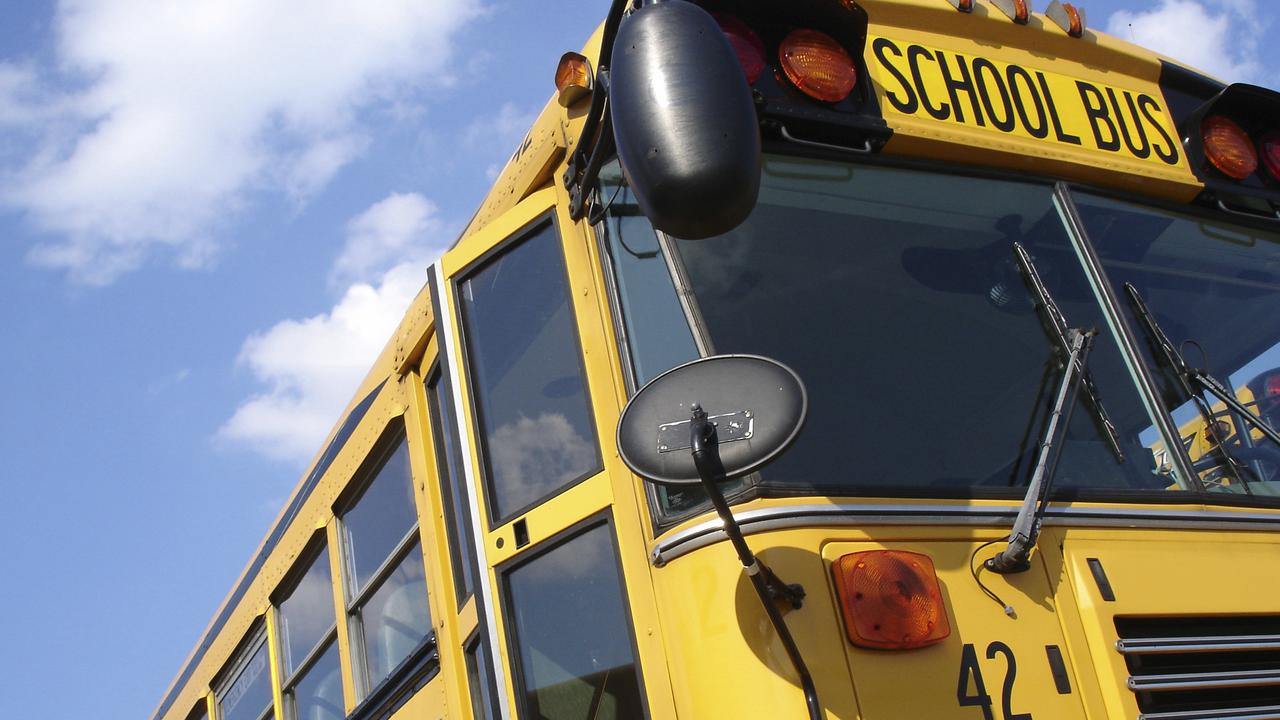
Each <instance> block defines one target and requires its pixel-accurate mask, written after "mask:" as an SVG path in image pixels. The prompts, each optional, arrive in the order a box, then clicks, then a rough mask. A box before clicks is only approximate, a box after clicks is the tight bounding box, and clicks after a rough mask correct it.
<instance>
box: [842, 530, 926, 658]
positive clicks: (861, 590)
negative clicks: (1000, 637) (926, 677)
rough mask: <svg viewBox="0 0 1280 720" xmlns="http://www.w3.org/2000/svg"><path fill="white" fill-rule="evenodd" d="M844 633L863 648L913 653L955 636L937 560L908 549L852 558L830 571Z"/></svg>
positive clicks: (864, 554) (857, 554) (883, 551)
mask: <svg viewBox="0 0 1280 720" xmlns="http://www.w3.org/2000/svg"><path fill="white" fill-rule="evenodd" d="M831 571H832V573H833V574H834V576H835V581H836V594H837V595H838V596H839V598H840V609H841V611H842V612H843V614H844V626H845V632H846V633H847V634H848V636H849V641H850V642H852V643H853V644H854V645H857V646H858V647H865V648H873V649H877V650H910V649H914V648H922V647H927V646H929V645H933V644H935V643H939V642H942V641H943V640H945V639H947V637H948V636H950V635H951V623H950V622H949V621H948V620H947V608H946V605H945V604H944V603H943V601H942V589H941V588H940V587H939V585H938V576H937V573H936V572H935V571H934V568H933V561H932V560H930V559H929V556H928V555H922V554H920V553H913V552H906V551H904V550H868V551H866V552H857V553H850V554H848V555H845V556H844V557H841V558H840V559H839V560H836V561H835V563H834V564H833V565H832V567H831Z"/></svg>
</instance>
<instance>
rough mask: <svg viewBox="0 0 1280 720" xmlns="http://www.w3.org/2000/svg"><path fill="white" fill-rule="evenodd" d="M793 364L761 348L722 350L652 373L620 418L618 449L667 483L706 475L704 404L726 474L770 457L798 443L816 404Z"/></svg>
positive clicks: (639, 469)
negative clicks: (696, 430) (696, 419)
mask: <svg viewBox="0 0 1280 720" xmlns="http://www.w3.org/2000/svg"><path fill="white" fill-rule="evenodd" d="M808 405H809V401H808V397H807V396H806V394H805V390H804V383H802V382H801V381H800V378H799V376H797V375H796V374H795V372H793V371H792V370H791V368H789V367H787V366H786V365H783V364H782V363H780V362H777V361H776V360H770V359H769V358H764V357H759V356H757V355H716V356H713V357H708V358H702V359H700V360H694V361H693V362H690V363H686V364H684V365H681V366H679V367H676V368H673V369H671V370H668V371H667V372H665V373H663V374H661V375H659V376H658V377H656V378H654V379H653V380H651V381H649V383H648V384H646V385H645V386H644V387H643V388H641V389H640V392H638V393H636V396H635V397H633V398H631V402H629V403H627V407H626V408H624V409H623V411H622V417H621V418H620V419H619V420H618V451H619V452H620V453H621V455H622V460H623V462H625V463H626V464H627V467H630V468H631V469H632V470H634V471H635V472H636V474H637V475H640V476H641V477H643V478H645V479H646V480H650V481H652V482H656V483H662V484H666V485H692V484H696V483H699V482H701V477H700V476H699V474H698V468H697V466H696V465H695V464H694V460H693V453H692V448H693V442H692V435H691V431H692V424H693V423H692V419H693V413H694V408H695V406H701V408H702V409H703V411H705V412H706V414H707V419H708V420H709V421H710V422H712V423H714V424H715V426H716V435H717V442H718V448H719V453H720V461H721V463H723V465H724V474H725V477H724V479H726V480H728V479H732V478H736V477H742V476H743V475H747V474H749V473H752V472H755V471H756V470H759V469H760V468H762V467H764V466H765V465H767V464H768V463H769V462H770V461H772V460H773V459H774V458H776V457H778V456H779V455H781V454H782V452H783V451H785V450H786V449H787V448H788V447H790V446H791V443H792V442H793V441H794V440H795V438H796V435H798V434H799V433H800V428H801V427H802V426H803V425H804V418H805V413H806V411H807V410H808Z"/></svg>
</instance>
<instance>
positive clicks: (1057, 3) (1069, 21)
mask: <svg viewBox="0 0 1280 720" xmlns="http://www.w3.org/2000/svg"><path fill="white" fill-rule="evenodd" d="M1044 14H1045V15H1046V16H1047V17H1048V18H1049V19H1050V20H1052V21H1053V22H1054V23H1055V24H1056V25H1057V26H1058V27H1060V28H1062V30H1063V32H1065V33H1066V34H1068V35H1070V36H1071V37H1074V38H1078V37H1083V36H1084V27H1085V17H1084V9H1083V8H1078V7H1076V6H1075V5H1072V4H1071V3H1064V2H1061V0H1053V2H1051V3H1049V7H1047V8H1045V9H1044Z"/></svg>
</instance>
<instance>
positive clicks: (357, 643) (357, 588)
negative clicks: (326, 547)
mask: <svg viewBox="0 0 1280 720" xmlns="http://www.w3.org/2000/svg"><path fill="white" fill-rule="evenodd" d="M378 463H379V464H378V466H376V468H375V470H374V471H373V473H372V475H373V476H372V478H371V479H370V480H369V481H368V484H367V485H365V487H364V488H363V489H362V490H361V492H360V495H359V496H358V497H357V498H356V499H355V500H354V501H353V502H351V504H350V505H348V506H347V508H346V509H345V510H344V511H343V512H342V516H341V533H340V537H341V538H342V543H343V560H344V563H343V564H344V571H345V572H344V574H345V576H346V578H345V579H346V582H344V583H343V585H344V587H345V588H346V607H347V623H348V627H349V628H350V636H351V645H352V653H351V654H352V664H353V665H354V666H355V668H356V676H357V687H358V688H360V696H361V697H365V696H367V695H368V694H369V693H370V691H372V690H373V689H375V688H377V687H378V685H379V684H380V683H382V682H383V681H385V680H387V678H388V677H389V676H390V675H391V671H392V670H394V669H396V668H397V667H398V666H399V665H400V664H401V663H402V662H403V661H405V660H406V659H407V658H408V657H409V656H410V655H412V654H414V652H415V651H416V650H418V649H419V648H420V647H421V646H422V645H423V643H424V642H426V640H427V638H428V636H429V635H430V634H431V611H430V608H429V606H428V604H427V582H426V572H425V565H424V562H423V558H422V544H421V542H420V540H419V538H418V513H417V509H416V505H415V504H414V498H413V479H412V477H411V476H410V473H409V450H408V445H407V444H406V443H405V439H404V435H403V434H400V436H399V437H398V438H397V439H396V440H395V442H394V443H391V444H389V447H387V449H386V450H384V454H383V456H382V457H381V458H379V460H378Z"/></svg>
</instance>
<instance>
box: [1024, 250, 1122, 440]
mask: <svg viewBox="0 0 1280 720" xmlns="http://www.w3.org/2000/svg"><path fill="white" fill-rule="evenodd" d="M1013 255H1014V258H1015V259H1016V260H1017V262H1018V269H1019V270H1020V271H1021V272H1022V275H1023V277H1025V278H1026V279H1027V284H1028V285H1030V286H1031V290H1032V292H1034V293H1035V295H1036V307H1037V308H1038V309H1039V310H1040V311H1041V312H1042V313H1043V315H1044V321H1045V325H1046V329H1047V330H1048V331H1049V332H1050V333H1051V334H1052V337H1053V341H1054V343H1055V346H1056V347H1057V349H1058V352H1059V353H1060V354H1061V355H1062V356H1063V357H1066V356H1067V355H1069V354H1070V345H1071V342H1070V337H1069V335H1070V327H1069V326H1068V325H1067V319H1066V318H1065V317H1064V316H1063V315H1062V311H1061V310H1059V309H1058V303H1056V302H1055V301H1054V299H1053V296H1052V295H1050V294H1049V288H1048V287H1046V286H1045V284H1044V281H1043V280H1041V279H1040V273H1039V271H1038V270H1036V265H1035V262H1034V261H1032V259H1031V255H1030V254H1029V253H1028V252H1027V250H1026V248H1024V247H1022V244H1021V243H1016V242H1015V243H1014V244H1013ZM1086 334H1088V335H1089V336H1090V337H1092V336H1093V335H1094V334H1095V333H1094V332H1093V331H1092V330H1090V331H1088V333H1086ZM1074 363H1075V372H1076V373H1078V374H1079V375H1080V384H1081V388H1080V391H1081V392H1083V393H1084V399H1085V401H1086V402H1088V403H1089V406H1090V407H1091V408H1092V409H1093V414H1094V416H1095V417H1096V418H1097V420H1098V425H1099V429H1101V430H1102V435H1103V437H1104V438H1105V439H1106V441H1107V444H1108V445H1109V446H1110V447H1111V452H1112V453H1113V454H1115V456H1116V462H1124V450H1123V449H1121V447H1120V431H1119V430H1117V429H1116V426H1115V423H1113V422H1111V416H1110V415H1108V414H1107V409H1106V408H1105V407H1104V406H1103V405H1102V398H1101V396H1099V395H1098V386H1097V385H1095V384H1094V382H1093V374H1092V373H1090V372H1089V370H1088V367H1087V366H1086V365H1085V362H1084V360H1083V359H1082V358H1076V360H1075V361H1074Z"/></svg>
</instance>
